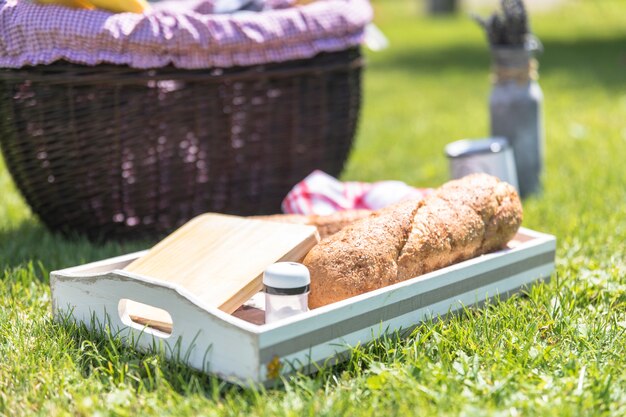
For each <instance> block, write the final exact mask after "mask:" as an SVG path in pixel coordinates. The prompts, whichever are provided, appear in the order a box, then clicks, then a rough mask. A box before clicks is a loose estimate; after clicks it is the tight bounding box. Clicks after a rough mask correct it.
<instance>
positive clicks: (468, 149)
mask: <svg viewBox="0 0 626 417" xmlns="http://www.w3.org/2000/svg"><path fill="white" fill-rule="evenodd" d="M445 152H446V156H447V157H448V161H449V163H450V176H451V177H452V178H453V179H456V178H461V177H464V176H466V175H469V174H473V173H476V172H484V173H486V174H490V175H493V176H495V177H498V178H500V179H501V180H502V181H506V182H508V183H509V184H511V185H512V186H514V187H515V189H516V190H518V192H519V185H518V182H517V171H516V168H515V157H514V155H513V148H511V146H510V145H509V142H508V141H507V140H506V138H503V137H493V138H486V139H474V140H471V139H463V140H458V141H456V142H452V143H449V144H448V145H446V148H445Z"/></svg>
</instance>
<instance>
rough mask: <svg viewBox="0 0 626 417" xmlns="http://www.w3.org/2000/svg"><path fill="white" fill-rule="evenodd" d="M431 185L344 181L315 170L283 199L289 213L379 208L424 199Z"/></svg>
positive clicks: (284, 207)
mask: <svg viewBox="0 0 626 417" xmlns="http://www.w3.org/2000/svg"><path fill="white" fill-rule="evenodd" d="M431 192H432V188H413V187H410V186H408V185H407V184H405V183H403V182H401V181H379V182H374V183H365V182H341V181H339V180H337V179H336V178H334V177H331V176H330V175H328V174H326V173H325V172H322V171H317V170H316V171H313V172H312V173H311V174H309V176H308V177H306V178H305V179H304V180H302V181H300V182H299V183H298V184H296V185H295V187H293V189H292V190H291V191H290V192H289V194H287V196H286V197H285V199H284V200H283V204H282V209H283V212H284V213H288V214H319V215H327V214H331V213H334V212H336V211H341V210H349V209H369V210H378V209H380V208H383V207H386V206H388V205H390V204H394V203H397V202H400V201H402V200H406V199H410V198H413V199H422V198H424V197H425V196H427V195H428V194H430V193H431Z"/></svg>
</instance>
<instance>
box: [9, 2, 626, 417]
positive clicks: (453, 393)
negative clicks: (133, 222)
mask: <svg viewBox="0 0 626 417" xmlns="http://www.w3.org/2000/svg"><path fill="white" fill-rule="evenodd" d="M624 10H626V2H624V1H593V2H592V1H582V0H580V1H571V2H569V3H567V4H566V5H565V6H562V7H561V8H559V9H558V10H556V11H551V12H545V13H542V14H538V15H534V16H533V21H532V22H533V28H534V30H535V32H536V33H537V34H538V36H539V37H540V38H541V39H542V40H543V42H544V46H545V54H544V55H543V56H542V57H540V62H541V68H540V71H541V79H540V83H541V86H542V88H543V90H544V94H545V125H546V133H547V135H546V138H547V161H546V162H547V168H546V173H545V180H544V185H545V187H544V192H543V194H542V195H540V196H537V197H534V198H531V199H528V200H526V201H525V202H524V209H525V220H524V225H525V226H527V227H530V228H534V229H537V230H540V231H545V232H549V233H552V234H554V235H556V236H557V237H558V250H557V271H556V272H555V274H554V275H553V277H552V278H553V279H552V281H551V283H550V284H547V285H540V286H537V287H535V288H533V289H532V290H531V291H530V292H529V293H528V294H527V295H525V296H517V297H514V298H512V299H509V300H507V301H505V302H502V303H492V304H490V305H488V306H487V307H485V308H482V309H479V310H468V311H467V312H465V314H462V315H460V316H458V317H453V318H450V319H449V320H445V321H441V322H437V323H426V324H424V325H422V326H420V327H418V328H417V329H415V331H414V332H413V333H412V334H411V335H410V336H409V337H408V338H405V339H394V338H386V339H382V340H380V341H377V342H376V343H372V344H369V345H366V346H362V347H358V348H357V349H355V350H354V351H353V352H352V358H351V359H350V361H348V362H346V363H344V364H342V365H339V366H337V367H334V368H333V367H327V368H325V369H323V370H322V371H321V372H320V373H319V374H317V375H315V376H313V377H307V376H299V377H296V378H294V379H292V380H289V381H287V382H286V384H285V386H284V387H281V388H278V389H261V388H259V389H240V388H237V387H234V386H231V385H228V384H226V383H223V382H221V381H219V380H216V379H214V378H213V377H210V376H206V375H203V374H200V373H197V372H194V371H192V370H190V369H188V368H186V367H185V366H183V365H181V364H179V363H176V362H167V361H164V360H163V358H162V357H160V356H159V355H156V354H138V353H136V352H135V351H133V350H132V349H129V348H125V347H123V346H122V345H121V344H120V343H119V341H118V340H116V339H115V338H114V337H107V338H100V337H95V336H94V335H92V334H90V333H89V332H87V331H86V330H85V329H83V328H79V327H76V326H72V325H68V324H66V325H62V324H56V323H54V322H53V321H52V320H51V314H50V308H51V306H50V291H49V287H48V272H49V271H51V270H53V269H57V268H61V267H66V266H71V265H77V264H80V263H84V262H87V261H92V260H97V259H102V258H106V257H110V256H113V255H116V254H122V253H127V252H130V251H132V250H136V249H139V248H142V247H144V246H146V245H147V244H148V242H144V243H133V244H124V245H120V244H107V245H93V244H90V243H88V242H87V241H86V240H84V239H80V238H76V239H69V240H68V239H64V238H62V237H59V236H55V235H51V234H50V233H48V232H47V231H46V230H45V229H44V228H43V227H42V226H41V225H40V224H39V223H38V221H37V220H36V218H34V217H33V215H32V214H31V213H30V211H29V210H28V208H27V206H26V205H25V204H24V202H23V201H22V200H21V198H20V197H19V194H18V192H17V191H16V189H15V187H14V185H13V184H12V182H11V180H10V178H9V175H8V173H7V172H6V169H5V168H4V165H1V164H2V163H1V162H0V262H2V263H1V264H0V274H1V275H2V278H1V279H0V415H8V416H18V415H30V414H39V415H46V416H56V415H129V416H134V415H137V414H140V415H176V416H181V415H182V416H185V415H207V416H213V415H216V416H217V415H240V414H244V415H285V416H295V415H310V416H317V415H337V414H345V415H358V416H364V415H373V416H381V415H388V414H389V415H391V414H397V415H411V414H420V415H433V414H436V415H464V416H465V415H494V416H518V415H524V416H527V415H539V416H544V415H565V416H567V415H625V414H626V244H625V243H624V242H626V168H625V165H624V159H626V13H624ZM376 11H377V22H378V23H379V25H380V27H381V28H382V29H383V30H384V31H385V32H386V33H387V34H388V36H389V38H390V40H391V45H392V48H390V49H389V50H387V51H384V52H381V53H376V54H369V67H368V70H367V75H366V78H365V84H364V88H365V92H364V93H365V94H364V100H365V102H364V109H363V115H362V122H361V126H360V132H359V136H358V140H357V143H356V147H355V150H354V153H353V155H352V157H351V159H350V161H349V164H348V167H347V170H346V172H345V174H344V178H345V179H360V180H378V179H400V180H404V181H407V182H410V183H412V184H415V185H423V186H436V185H438V184H440V183H442V182H443V181H445V180H446V176H447V165H446V160H445V158H444V156H443V154H442V149H443V146H444V145H445V144H446V143H448V142H450V141H452V140H456V139H459V138H463V137H481V136H484V135H485V134H486V133H487V129H488V128H487V118H488V114H487V106H486V101H487V96H488V93H489V81H488V76H487V69H488V66H489V57H488V54H487V52H486V49H485V42H484V39H483V37H482V34H481V33H480V31H479V30H478V29H477V28H476V27H475V25H474V24H473V23H472V22H471V21H469V19H467V18H466V17H465V16H459V17H456V18H450V19H433V20H429V19H426V18H424V17H423V16H421V15H419V13H418V7H417V4H416V3H415V2H414V1H399V0H398V1H388V2H384V3H383V2H379V3H377V4H376Z"/></svg>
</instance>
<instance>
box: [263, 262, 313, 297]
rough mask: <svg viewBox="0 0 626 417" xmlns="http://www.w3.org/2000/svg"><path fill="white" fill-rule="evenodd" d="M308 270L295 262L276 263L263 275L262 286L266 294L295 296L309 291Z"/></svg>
mask: <svg viewBox="0 0 626 417" xmlns="http://www.w3.org/2000/svg"><path fill="white" fill-rule="evenodd" d="M310 284H311V274H310V273H309V269H308V268H307V267H306V266H304V265H302V264H300V263H297V262H277V263H275V264H272V265H270V266H268V267H267V268H266V269H265V272H264V273H263V285H265V291H266V292H267V293H268V294H281V295H296V294H304V293H306V292H308V291H309V286H310Z"/></svg>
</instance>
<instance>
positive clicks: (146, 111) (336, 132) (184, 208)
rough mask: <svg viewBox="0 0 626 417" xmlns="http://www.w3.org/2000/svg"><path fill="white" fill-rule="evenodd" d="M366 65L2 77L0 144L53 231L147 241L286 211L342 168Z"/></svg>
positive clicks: (340, 56)
mask: <svg viewBox="0 0 626 417" xmlns="http://www.w3.org/2000/svg"><path fill="white" fill-rule="evenodd" d="M361 66H362V59H361V56H360V52H359V50H358V49H348V50H344V51H340V52H333V53H322V54H319V55H317V56H315V57H313V58H310V59H304V60H297V61H288V62H283V63H273V64H267V65H259V66H251V67H236V68H229V69H210V70H209V69H207V70H179V69H176V68H173V67H167V68H161V69H155V70H137V69H132V68H128V67H122V66H115V65H98V66H95V67H87V66H80V65H75V64H69V63H56V64H52V65H47V66H35V67H30V68H24V69H19V70H9V69H0V144H1V146H2V151H3V155H4V158H5V160H6V163H7V166H8V168H9V170H10V172H11V174H12V176H13V178H14V180H15V182H16V184H17V186H18V187H19V189H20V190H21V192H22V193H23V195H24V196H25V198H26V200H27V201H28V203H29V204H30V206H31V207H32V209H33V210H34V212H35V213H37V214H38V215H39V217H40V218H41V220H42V221H43V222H44V223H45V224H46V225H47V226H48V227H49V228H50V229H52V230H54V231H62V232H66V233H67V232H70V233H74V232H79V233H83V234H87V235H88V236H90V237H91V238H97V239H101V238H121V237H125V238H126V237H144V236H156V235H162V234H164V233H168V232H170V231H171V230H173V229H174V228H176V227H178V226H180V225H181V224H183V223H184V222H185V221H187V220H188V219H190V218H192V217H193V216H195V215H197V214H200V213H203V212H209V211H213V212H222V213H231V214H238V215H251V214H270V213H276V212H278V211H279V210H280V203H281V200H282V199H283V197H284V196H285V195H286V193H287V192H288V191H289V190H290V188H291V187H292V186H293V185H294V184H295V183H296V182H298V181H300V180H301V179H303V178H304V177H305V176H306V175H307V174H309V173H310V172H311V171H313V170H314V169H322V170H324V171H326V172H328V173H329V174H331V175H335V176H336V175H338V174H339V173H340V171H341V169H342V167H343V165H344V162H345V160H346V158H347V155H348V153H349V150H350V147H351V143H352V139H353V137H354V133H355V128H356V124H357V119H358V114H359V108H360V98H361V91H360V90H361V88H360V84H361Z"/></svg>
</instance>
